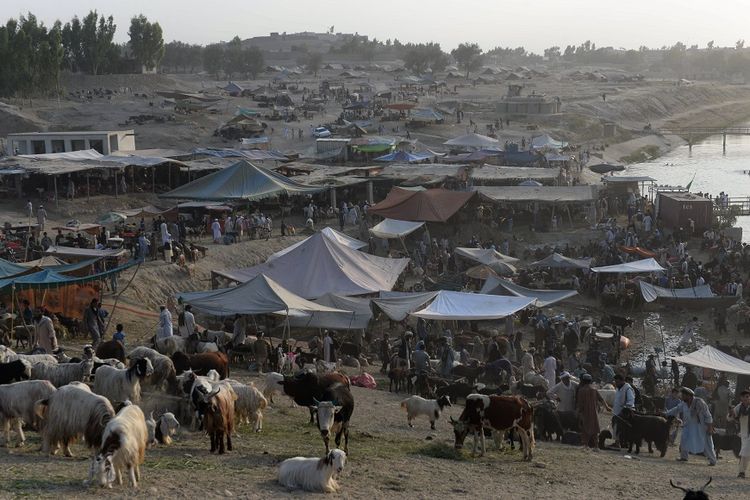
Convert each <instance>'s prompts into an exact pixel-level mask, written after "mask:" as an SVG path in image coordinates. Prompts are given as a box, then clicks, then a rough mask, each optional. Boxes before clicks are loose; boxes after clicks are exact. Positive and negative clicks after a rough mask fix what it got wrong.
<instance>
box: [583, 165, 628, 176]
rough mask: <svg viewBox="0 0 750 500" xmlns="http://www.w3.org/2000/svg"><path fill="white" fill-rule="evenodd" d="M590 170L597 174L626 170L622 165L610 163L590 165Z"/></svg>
mask: <svg viewBox="0 0 750 500" xmlns="http://www.w3.org/2000/svg"><path fill="white" fill-rule="evenodd" d="M589 170H591V171H592V172H595V173H597V174H607V173H609V172H621V171H623V170H625V167H624V166H622V165H612V164H610V163H598V164H596V165H589Z"/></svg>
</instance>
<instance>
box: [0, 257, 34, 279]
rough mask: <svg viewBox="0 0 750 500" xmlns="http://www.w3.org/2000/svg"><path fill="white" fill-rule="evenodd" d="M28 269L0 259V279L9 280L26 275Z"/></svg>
mask: <svg viewBox="0 0 750 500" xmlns="http://www.w3.org/2000/svg"><path fill="white" fill-rule="evenodd" d="M28 272H29V268H27V267H25V266H23V265H21V264H16V263H14V262H10V261H8V260H5V259H0V278H11V277H13V276H19V275H21V274H27V273H28Z"/></svg>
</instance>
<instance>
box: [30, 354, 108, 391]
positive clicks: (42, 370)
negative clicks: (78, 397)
mask: <svg viewBox="0 0 750 500" xmlns="http://www.w3.org/2000/svg"><path fill="white" fill-rule="evenodd" d="M93 369H94V361H93V360H91V359H84V360H83V361H81V362H80V363H63V364H57V363H55V364H47V363H36V364H35V365H34V366H32V367H31V378H32V379H35V380H49V381H50V382H52V385H54V386H55V387H62V386H64V385H67V384H69V383H71V382H73V381H78V382H83V381H84V380H87V379H88V378H89V377H91V372H92V370H93Z"/></svg>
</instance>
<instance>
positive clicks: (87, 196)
mask: <svg viewBox="0 0 750 500" xmlns="http://www.w3.org/2000/svg"><path fill="white" fill-rule="evenodd" d="M90 199H91V185H90V184H89V173H88V172H86V200H90Z"/></svg>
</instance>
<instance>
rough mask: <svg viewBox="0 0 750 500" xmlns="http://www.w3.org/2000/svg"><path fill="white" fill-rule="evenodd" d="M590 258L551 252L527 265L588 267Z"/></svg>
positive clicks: (570, 267) (569, 267)
mask: <svg viewBox="0 0 750 500" xmlns="http://www.w3.org/2000/svg"><path fill="white" fill-rule="evenodd" d="M590 266H591V259H572V258H570V257H566V256H564V255H560V254H559V253H553V254H552V255H549V256H547V257H545V258H543V259H542V260H538V261H536V262H532V263H531V264H529V267H549V268H551V269H588V268H589V267H590Z"/></svg>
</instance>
